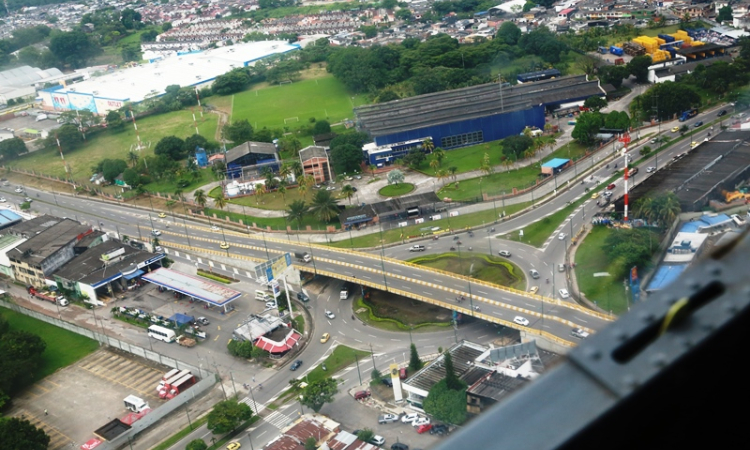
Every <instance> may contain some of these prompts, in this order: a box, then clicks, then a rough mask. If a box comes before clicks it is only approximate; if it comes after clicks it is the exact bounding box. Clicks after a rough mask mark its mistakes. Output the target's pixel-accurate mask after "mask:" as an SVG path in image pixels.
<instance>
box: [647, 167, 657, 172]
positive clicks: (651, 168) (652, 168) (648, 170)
mask: <svg viewBox="0 0 750 450" xmlns="http://www.w3.org/2000/svg"><path fill="white" fill-rule="evenodd" d="M651 172H656V167H654V166H649V167H646V173H651Z"/></svg>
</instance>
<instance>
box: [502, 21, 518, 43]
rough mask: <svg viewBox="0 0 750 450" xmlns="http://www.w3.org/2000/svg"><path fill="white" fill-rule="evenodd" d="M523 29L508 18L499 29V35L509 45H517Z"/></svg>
mask: <svg viewBox="0 0 750 450" xmlns="http://www.w3.org/2000/svg"><path fill="white" fill-rule="evenodd" d="M521 34H522V33H521V29H520V28H518V26H517V25H516V24H515V23H513V22H512V21H510V20H506V21H505V22H503V24H502V25H500V28H498V30H497V37H499V38H501V39H502V40H503V41H505V43H506V44H508V45H516V44H517V43H518V40H519V39H520V38H521Z"/></svg>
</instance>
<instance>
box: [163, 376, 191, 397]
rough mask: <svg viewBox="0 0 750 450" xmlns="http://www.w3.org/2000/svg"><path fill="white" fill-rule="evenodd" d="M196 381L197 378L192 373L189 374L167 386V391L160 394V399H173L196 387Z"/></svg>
mask: <svg viewBox="0 0 750 450" xmlns="http://www.w3.org/2000/svg"><path fill="white" fill-rule="evenodd" d="M195 381H196V380H195V376H194V375H193V374H192V373H188V374H186V375H185V376H183V377H182V378H180V379H179V380H177V381H175V382H174V383H172V384H170V385H167V386H165V388H166V389H165V390H163V391H161V392H159V398H166V399H173V398H175V397H176V396H178V395H179V394H181V393H183V392H185V391H186V390H187V388H189V387H190V386H192V385H194V384H195Z"/></svg>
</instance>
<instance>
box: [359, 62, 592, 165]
mask: <svg viewBox="0 0 750 450" xmlns="http://www.w3.org/2000/svg"><path fill="white" fill-rule="evenodd" d="M594 95H599V96H604V95H605V93H604V91H603V90H602V89H601V87H600V86H599V81H598V80H593V81H588V80H587V79H586V76H585V75H580V76H572V77H563V78H557V79H553V80H544V81H539V82H536V83H527V84H523V85H517V86H508V87H503V88H502V89H501V88H500V86H499V85H498V84H497V83H490V84H483V85H479V86H471V87H467V88H462V89H455V90H451V91H444V92H438V93H433V94H425V95H419V96H416V97H410V98H406V99H402V100H395V101H392V102H386V103H379V104H374V105H366V106H360V107H358V108H355V110H354V114H355V116H356V126H357V129H358V130H359V131H363V132H366V133H368V134H369V135H370V136H371V137H372V138H373V140H374V142H373V143H372V144H368V145H367V146H365V148H364V149H363V150H364V151H365V158H366V159H367V160H368V163H369V164H372V165H376V166H380V167H382V166H384V165H389V164H392V163H393V161H394V160H396V159H398V158H400V157H402V156H403V155H405V154H406V153H407V152H408V151H409V150H410V149H411V148H414V147H420V146H421V145H422V142H423V141H424V140H425V139H431V140H432V142H433V144H434V146H435V147H440V148H443V149H445V150H450V149H454V148H459V147H464V146H468V145H474V144H479V143H482V142H489V141H496V140H499V139H503V138H505V137H508V136H511V135H516V134H519V133H521V132H522V131H523V129H524V128H526V127H537V128H540V129H541V128H544V124H545V111H547V110H550V111H551V110H554V109H557V108H559V105H560V104H563V103H567V102H571V101H577V100H585V99H587V98H588V97H591V96H594Z"/></svg>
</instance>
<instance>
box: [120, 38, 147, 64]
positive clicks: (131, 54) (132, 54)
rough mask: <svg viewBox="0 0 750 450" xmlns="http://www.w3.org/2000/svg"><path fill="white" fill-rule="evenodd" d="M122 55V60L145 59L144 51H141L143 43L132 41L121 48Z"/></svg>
mask: <svg viewBox="0 0 750 450" xmlns="http://www.w3.org/2000/svg"><path fill="white" fill-rule="evenodd" d="M120 56H121V57H122V60H123V61H125V62H127V61H140V60H141V59H143V53H142V52H141V45H140V44H138V43H135V42H133V43H131V44H127V45H123V46H122V47H121V48H120Z"/></svg>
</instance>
